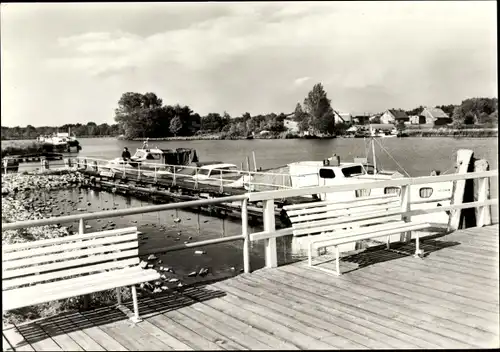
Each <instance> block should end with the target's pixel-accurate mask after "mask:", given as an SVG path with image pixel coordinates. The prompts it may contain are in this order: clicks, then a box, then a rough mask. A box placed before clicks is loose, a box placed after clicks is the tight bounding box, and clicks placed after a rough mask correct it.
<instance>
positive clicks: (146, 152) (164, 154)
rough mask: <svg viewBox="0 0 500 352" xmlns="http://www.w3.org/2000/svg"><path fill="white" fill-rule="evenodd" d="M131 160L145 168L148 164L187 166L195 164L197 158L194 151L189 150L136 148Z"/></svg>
mask: <svg viewBox="0 0 500 352" xmlns="http://www.w3.org/2000/svg"><path fill="white" fill-rule="evenodd" d="M131 160H132V161H133V162H135V163H138V164H140V165H141V166H147V165H148V164H152V165H154V164H162V165H188V164H190V163H192V162H197V161H198V157H197V155H196V150H194V149H191V148H177V149H159V148H146V149H144V148H137V150H136V151H135V154H134V155H133V156H132V157H131Z"/></svg>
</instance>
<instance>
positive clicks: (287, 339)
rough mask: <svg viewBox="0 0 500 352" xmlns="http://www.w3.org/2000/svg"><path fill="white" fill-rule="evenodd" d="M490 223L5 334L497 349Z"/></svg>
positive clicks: (30, 345)
mask: <svg viewBox="0 0 500 352" xmlns="http://www.w3.org/2000/svg"><path fill="white" fill-rule="evenodd" d="M498 230H499V227H498V225H494V226H488V227H485V228H474V229H467V230H461V231H457V232H455V233H452V234H449V235H446V236H443V237H437V238H433V239H426V240H424V241H423V245H422V248H423V249H424V250H425V251H426V252H427V253H428V255H426V256H425V258H424V259H416V258H413V257H412V256H409V255H407V254H402V253H399V252H392V251H391V252H389V251H385V250H383V249H380V248H378V249H370V250H367V251H365V252H362V253H359V254H356V255H350V256H347V257H345V258H343V260H344V261H343V264H342V266H343V271H344V272H345V274H344V275H343V276H341V277H336V276H332V275H329V274H327V273H324V272H322V271H319V270H314V269H310V268H308V267H307V266H306V262H305V261H301V262H297V263H293V264H289V265H285V266H282V267H279V268H277V269H262V270H257V271H256V272H254V273H251V274H242V275H239V276H237V277H234V278H231V279H228V280H225V281H219V282H216V283H211V284H209V285H205V286H198V287H190V288H189V287H188V288H186V289H184V290H182V291H177V292H172V293H171V294H160V295H155V296H154V297H144V298H142V299H141V300H140V303H139V306H140V309H141V314H142V316H143V318H145V320H144V321H143V322H140V323H139V324H137V325H134V324H133V323H131V322H129V321H128V320H127V319H126V315H125V313H126V311H125V312H123V311H122V310H119V309H116V308H112V307H109V308H103V309H98V310H92V311H87V312H75V313H66V314H60V315H58V316H54V317H51V318H48V319H42V320H38V321H35V322H30V323H27V324H24V325H20V326H15V327H8V328H4V331H3V332H4V336H6V337H7V338H8V339H9V341H10V342H11V343H12V344H13V345H14V347H15V349H16V350H19V351H28V350H29V351H43V350H51V351H61V350H63V351H72V350H78V351H81V350H101V351H102V350H170V349H181V350H200V349H214V350H216V349H358V348H359V349H378V348H387V349H398V348H422V349H423V348H474V347H475V348H478V347H493V348H494V347H497V348H498V347H500V342H499V242H498ZM412 249H414V248H413V243H412V244H408V245H405V246H402V247H400V248H398V250H399V251H405V250H409V251H411V250H412ZM320 259H321V262H324V261H325V260H328V258H327V257H325V256H322V257H320ZM333 265H334V263H331V262H330V263H329V262H326V263H324V264H321V266H333ZM129 307H130V305H129ZM3 346H4V349H6V347H7V346H8V345H7V343H6V341H5V337H4V338H3ZM7 350H9V349H8V348H7Z"/></svg>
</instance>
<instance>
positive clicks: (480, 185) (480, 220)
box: [474, 159, 491, 227]
mask: <svg viewBox="0 0 500 352" xmlns="http://www.w3.org/2000/svg"><path fill="white" fill-rule="evenodd" d="M489 169H490V167H489V165H488V161H487V160H485V159H480V160H476V161H475V162H474V172H483V171H488V170H489ZM489 198H490V179H489V178H488V177H484V178H476V179H474V201H478V202H485V201H487V200H488V199H489ZM475 211H476V226H477V227H483V226H488V225H491V206H489V205H485V206H482V207H477V208H476V209H475Z"/></svg>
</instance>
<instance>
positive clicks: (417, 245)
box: [414, 231, 424, 258]
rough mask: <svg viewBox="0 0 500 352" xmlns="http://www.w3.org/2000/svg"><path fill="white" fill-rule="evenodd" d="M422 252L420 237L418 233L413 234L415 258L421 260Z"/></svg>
mask: <svg viewBox="0 0 500 352" xmlns="http://www.w3.org/2000/svg"><path fill="white" fill-rule="evenodd" d="M423 254H424V253H423V251H422V250H420V237H419V235H418V231H416V232H415V255H414V257H415V258H423V256H422V255H423Z"/></svg>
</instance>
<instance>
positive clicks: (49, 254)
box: [2, 227, 139, 287]
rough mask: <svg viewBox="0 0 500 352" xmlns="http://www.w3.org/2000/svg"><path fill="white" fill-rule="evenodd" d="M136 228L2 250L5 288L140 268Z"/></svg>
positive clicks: (23, 244)
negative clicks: (129, 267)
mask: <svg viewBox="0 0 500 352" xmlns="http://www.w3.org/2000/svg"><path fill="white" fill-rule="evenodd" d="M138 247H139V242H138V232H137V228H136V227H129V228H126V229H118V230H110V231H102V232H96V233H91V234H84V235H74V236H66V237H63V238H55V239H49V240H40V241H33V242H28V243H20V244H13V245H6V246H2V252H3V253H2V254H3V258H2V266H3V267H2V284H3V287H13V284H12V282H14V283H21V284H30V283H34V282H41V281H45V280H54V279H61V278H63V277H67V276H71V275H79V274H88V273H90V272H94V271H96V268H97V269H99V268H100V269H99V270H113V269H118V268H123V267H126V266H133V265H138V264H139V257H138V255H139V248H138Z"/></svg>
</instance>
